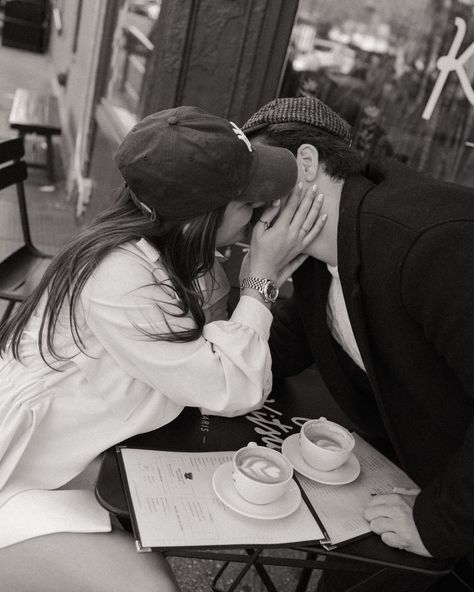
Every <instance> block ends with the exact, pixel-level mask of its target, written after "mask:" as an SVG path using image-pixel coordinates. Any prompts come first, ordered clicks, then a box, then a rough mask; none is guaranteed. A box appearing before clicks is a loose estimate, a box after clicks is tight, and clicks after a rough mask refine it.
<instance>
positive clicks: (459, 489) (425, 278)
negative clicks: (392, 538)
mask: <svg viewBox="0 0 474 592" xmlns="http://www.w3.org/2000/svg"><path fill="white" fill-rule="evenodd" d="M401 291H402V298H403V301H404V304H405V306H406V308H407V310H408V312H409V313H410V315H411V316H412V318H413V319H414V321H415V322H417V323H418V324H421V329H422V331H423V334H424V337H425V339H427V340H428V341H429V342H430V343H431V344H432V345H433V347H434V348H435V349H436V351H437V353H438V355H439V356H440V357H441V358H443V359H444V360H445V362H446V364H447V365H448V366H449V368H450V369H451V370H452V372H453V373H454V375H455V376H456V377H457V378H458V379H459V381H460V384H461V385H462V390H463V391H464V393H465V395H466V397H467V398H468V399H470V403H471V408H472V409H473V413H472V414H471V417H470V418H468V428H467V430H466V431H465V433H464V437H463V442H462V445H461V446H460V447H459V448H458V450H457V451H456V452H455V454H454V456H453V457H452V458H451V461H450V462H449V463H448V465H447V467H446V469H445V470H444V471H442V472H440V473H439V475H438V476H437V478H436V479H434V480H433V481H432V482H431V483H429V484H428V486H426V487H425V488H424V489H423V490H422V491H421V493H420V494H419V495H418V497H417V500H416V503H415V507H414V518H415V523H416V525H417V528H418V531H419V533H420V536H421V538H422V540H423V542H424V544H425V546H426V547H427V549H428V550H429V551H430V552H431V554H432V555H433V556H434V557H438V558H449V557H460V556H463V555H465V554H466V553H467V552H469V551H472V550H474V221H472V220H460V221H454V222H449V223H444V224H441V225H438V226H436V227H434V228H431V229H429V230H428V231H425V233H424V234H423V235H422V236H421V237H419V238H418V240H417V241H416V243H415V244H414V245H413V246H412V248H411V250H410V252H409V254H408V256H407V257H406V259H405V262H404V265H403V269H402V275H401Z"/></svg>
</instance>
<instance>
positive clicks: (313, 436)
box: [306, 428, 345, 450]
mask: <svg viewBox="0 0 474 592" xmlns="http://www.w3.org/2000/svg"><path fill="white" fill-rule="evenodd" d="M306 437H307V438H308V439H309V440H311V442H312V443H313V444H316V446H320V447H321V448H326V449H327V450H341V449H344V448H345V445H344V441H343V440H342V438H340V437H338V436H337V434H328V433H327V431H324V432H323V431H320V430H318V429H317V428H316V429H309V430H307V431H306Z"/></svg>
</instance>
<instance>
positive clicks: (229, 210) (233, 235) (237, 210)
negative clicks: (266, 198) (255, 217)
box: [216, 201, 265, 247]
mask: <svg viewBox="0 0 474 592" xmlns="http://www.w3.org/2000/svg"><path fill="white" fill-rule="evenodd" d="M264 205H265V202H263V201H258V202H254V203H244V202H239V201H231V202H230V203H229V204H228V205H227V207H226V209H225V212H224V217H223V218H222V222H221V225H220V226H219V228H218V230H217V237H216V247H225V246H227V245H232V244H234V243H235V242H237V241H241V240H245V238H246V236H247V232H246V231H247V227H248V224H249V222H250V220H251V218H252V214H253V211H254V209H255V208H261V207H262V206H264Z"/></svg>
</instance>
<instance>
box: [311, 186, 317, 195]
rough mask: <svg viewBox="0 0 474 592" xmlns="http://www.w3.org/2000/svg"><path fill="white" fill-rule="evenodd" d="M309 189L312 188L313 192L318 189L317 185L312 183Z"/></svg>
mask: <svg viewBox="0 0 474 592" xmlns="http://www.w3.org/2000/svg"><path fill="white" fill-rule="evenodd" d="M311 189H312V190H313V192H314V193H316V191H317V190H318V186H317V185H313V186H312V187H311Z"/></svg>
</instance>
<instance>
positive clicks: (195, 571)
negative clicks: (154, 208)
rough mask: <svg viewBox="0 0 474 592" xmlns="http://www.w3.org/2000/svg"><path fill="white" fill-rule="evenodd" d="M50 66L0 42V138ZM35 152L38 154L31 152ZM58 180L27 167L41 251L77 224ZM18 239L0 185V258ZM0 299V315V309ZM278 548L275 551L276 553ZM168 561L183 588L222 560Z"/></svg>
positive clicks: (232, 571)
mask: <svg viewBox="0 0 474 592" xmlns="http://www.w3.org/2000/svg"><path fill="white" fill-rule="evenodd" d="M50 76H51V74H50V71H49V68H48V58H47V56H43V55H39V54H35V53H30V52H27V51H22V50H16V49H10V48H6V47H2V46H0V138H1V139H8V138H11V137H15V136H16V132H15V131H13V130H11V129H10V128H9V127H8V115H9V112H10V107H11V104H12V99H13V94H14V92H15V89H16V88H28V89H31V90H39V91H45V92H50V91H51V86H50ZM26 149H27V154H28V153H29V152H30V153H31V151H35V153H38V152H40V153H41V152H43V154H40V155H39V156H44V149H43V147H42V146H41V139H40V138H36V139H35V138H31V137H29V138H28V139H27V146H26ZM35 156H37V154H35ZM57 165H58V166H57V167H56V168H57V169H58V170H57V173H58V179H59V180H58V182H57V184H56V185H55V186H49V185H48V181H47V177H46V173H45V171H44V170H42V169H30V170H29V171H28V179H27V182H26V185H25V190H26V197H27V206H28V214H29V220H30V228H31V234H32V238H33V242H34V243H35V244H36V245H37V246H38V247H39V248H41V249H42V250H44V251H46V252H48V253H52V254H55V253H56V252H57V251H58V250H59V249H60V248H61V247H62V246H63V245H64V244H65V243H66V242H67V241H68V239H69V238H71V237H72V236H74V235H75V234H76V233H77V232H78V231H79V230H80V228H81V225H80V222H78V221H77V220H76V219H75V204H74V203H72V202H70V201H68V199H67V195H66V187H65V180H64V178H63V177H64V174H63V172H62V171H61V169H60V163H57ZM19 241H20V223H19V219H18V216H17V214H16V194H15V190H14V189H13V190H11V189H8V190H3V191H2V192H1V193H0V257H5V256H6V255H8V254H9V253H11V252H12V251H13V250H14V249H15V248H16V247H17V246H18V244H19ZM3 306H4V305H3V303H1V302H0V315H1V314H2V311H3ZM277 553H278V552H277ZM281 555H285V556H288V555H292V556H296V557H301V558H302V557H303V554H302V553H297V552H293V553H290V552H288V551H282V552H281ZM169 561H170V564H171V566H172V568H173V571H174V573H175V574H176V575H177V578H178V581H179V584H180V585H181V587H182V590H183V592H207V591H208V590H210V586H211V582H212V578H213V577H214V576H215V574H216V573H217V570H218V569H219V567H220V566H221V565H222V562H217V561H204V560H196V559H184V558H171V559H170V560H169ZM240 568H241V565H237V564H233V565H231V566H230V567H229V568H228V569H227V570H226V571H225V575H224V577H223V578H222V579H221V580H220V582H219V588H220V589H221V590H226V589H227V588H228V587H229V586H230V584H231V583H232V581H233V579H234V578H235V576H236V575H237V573H238V572H239V570H240ZM268 572H269V573H270V575H271V577H272V579H273V581H274V584H275V586H276V587H277V589H278V591H279V592H289V591H291V590H294V589H295V587H296V584H297V578H298V575H299V570H294V569H289V568H284V567H270V568H268ZM318 575H319V572H313V576H312V578H311V581H310V585H309V587H308V592H310V591H311V592H312V591H314V589H315V588H316V581H317V579H318ZM265 591H266V588H265V587H264V586H263V584H262V581H261V580H260V578H259V577H258V576H257V575H256V572H255V570H253V569H252V570H251V571H250V572H249V573H248V574H247V575H246V576H245V578H244V579H243V580H242V582H241V583H240V585H239V586H238V588H237V591H236V592H265Z"/></svg>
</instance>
